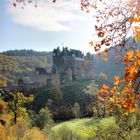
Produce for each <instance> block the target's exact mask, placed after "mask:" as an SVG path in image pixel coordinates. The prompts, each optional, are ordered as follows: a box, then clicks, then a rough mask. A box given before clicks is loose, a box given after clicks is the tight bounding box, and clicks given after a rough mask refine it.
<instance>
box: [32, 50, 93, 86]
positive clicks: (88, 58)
mask: <svg viewBox="0 0 140 140" xmlns="http://www.w3.org/2000/svg"><path fill="white" fill-rule="evenodd" d="M93 68H94V66H93V55H92V54H90V53H87V54H86V55H84V54H83V53H82V52H81V51H79V50H74V49H70V50H69V49H68V48H67V47H66V48H63V49H62V51H61V50H60V49H59V47H58V48H57V49H54V50H53V65H52V68H51V70H46V69H45V68H36V69H35V71H36V75H35V76H34V77H35V78H36V79H35V80H34V81H38V82H40V84H41V85H45V84H47V85H50V84H51V85H53V84H57V85H61V84H63V83H64V82H66V81H73V80H92V79H93V77H94V70H93Z"/></svg>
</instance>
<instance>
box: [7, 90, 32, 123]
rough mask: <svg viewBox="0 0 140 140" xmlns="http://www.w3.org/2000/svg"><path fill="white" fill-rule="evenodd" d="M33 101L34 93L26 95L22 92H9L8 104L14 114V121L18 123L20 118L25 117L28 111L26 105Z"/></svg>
mask: <svg viewBox="0 0 140 140" xmlns="http://www.w3.org/2000/svg"><path fill="white" fill-rule="evenodd" d="M32 101H33V96H32V95H30V96H29V97H26V96H25V95H24V94H23V93H21V92H17V93H9V95H8V101H7V104H8V107H9V109H10V111H11V112H12V114H13V122H14V123H15V124H16V123H17V119H18V118H20V117H21V118H24V115H25V114H26V113H27V110H26V108H25V105H26V104H29V103H31V102H32Z"/></svg>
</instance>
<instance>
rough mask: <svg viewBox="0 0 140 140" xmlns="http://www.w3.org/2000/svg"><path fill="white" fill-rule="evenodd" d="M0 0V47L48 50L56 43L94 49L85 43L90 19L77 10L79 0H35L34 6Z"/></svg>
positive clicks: (88, 34)
mask: <svg viewBox="0 0 140 140" xmlns="http://www.w3.org/2000/svg"><path fill="white" fill-rule="evenodd" d="M13 1H14V0H0V51H1V52H2V51H6V50H11V49H12V50H13V49H33V50H36V51H52V50H53V49H54V48H57V47H58V46H59V47H60V48H62V47H63V46H64V47H68V48H71V49H78V50H81V51H83V52H84V53H86V52H91V53H94V49H93V48H92V47H90V46H89V44H88V43H89V42H90V40H91V39H92V37H93V31H94V30H93V29H94V20H93V18H92V16H91V15H89V14H87V13H85V12H83V11H81V10H80V4H79V0H58V1H57V2H56V3H52V0H39V2H38V6H37V7H36V8H35V7H34V4H27V5H26V6H24V9H22V8H21V7H22V6H23V5H22V4H21V5H20V4H19V5H17V6H16V7H14V6H13V4H12V3H13Z"/></svg>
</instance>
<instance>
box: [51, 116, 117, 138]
mask: <svg viewBox="0 0 140 140" xmlns="http://www.w3.org/2000/svg"><path fill="white" fill-rule="evenodd" d="M112 127H117V125H116V124H115V119H114V118H113V117H110V118H104V119H93V118H85V119H75V120H71V121H67V122H63V123H59V124H56V125H55V126H54V127H53V128H52V131H53V132H54V133H55V134H56V135H57V136H58V137H59V136H60V137H61V138H62V137H66V138H68V137H69V135H70V133H71V134H72V135H73V137H74V138H76V139H80V140H87V139H89V138H93V137H94V136H95V134H96V131H97V130H102V131H106V130H108V129H109V128H112Z"/></svg>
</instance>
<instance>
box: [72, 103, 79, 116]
mask: <svg viewBox="0 0 140 140" xmlns="http://www.w3.org/2000/svg"><path fill="white" fill-rule="evenodd" d="M73 114H74V116H75V118H79V117H80V114H81V111H80V105H79V104H78V103H77V102H76V103H75V104H74V106H73Z"/></svg>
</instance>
